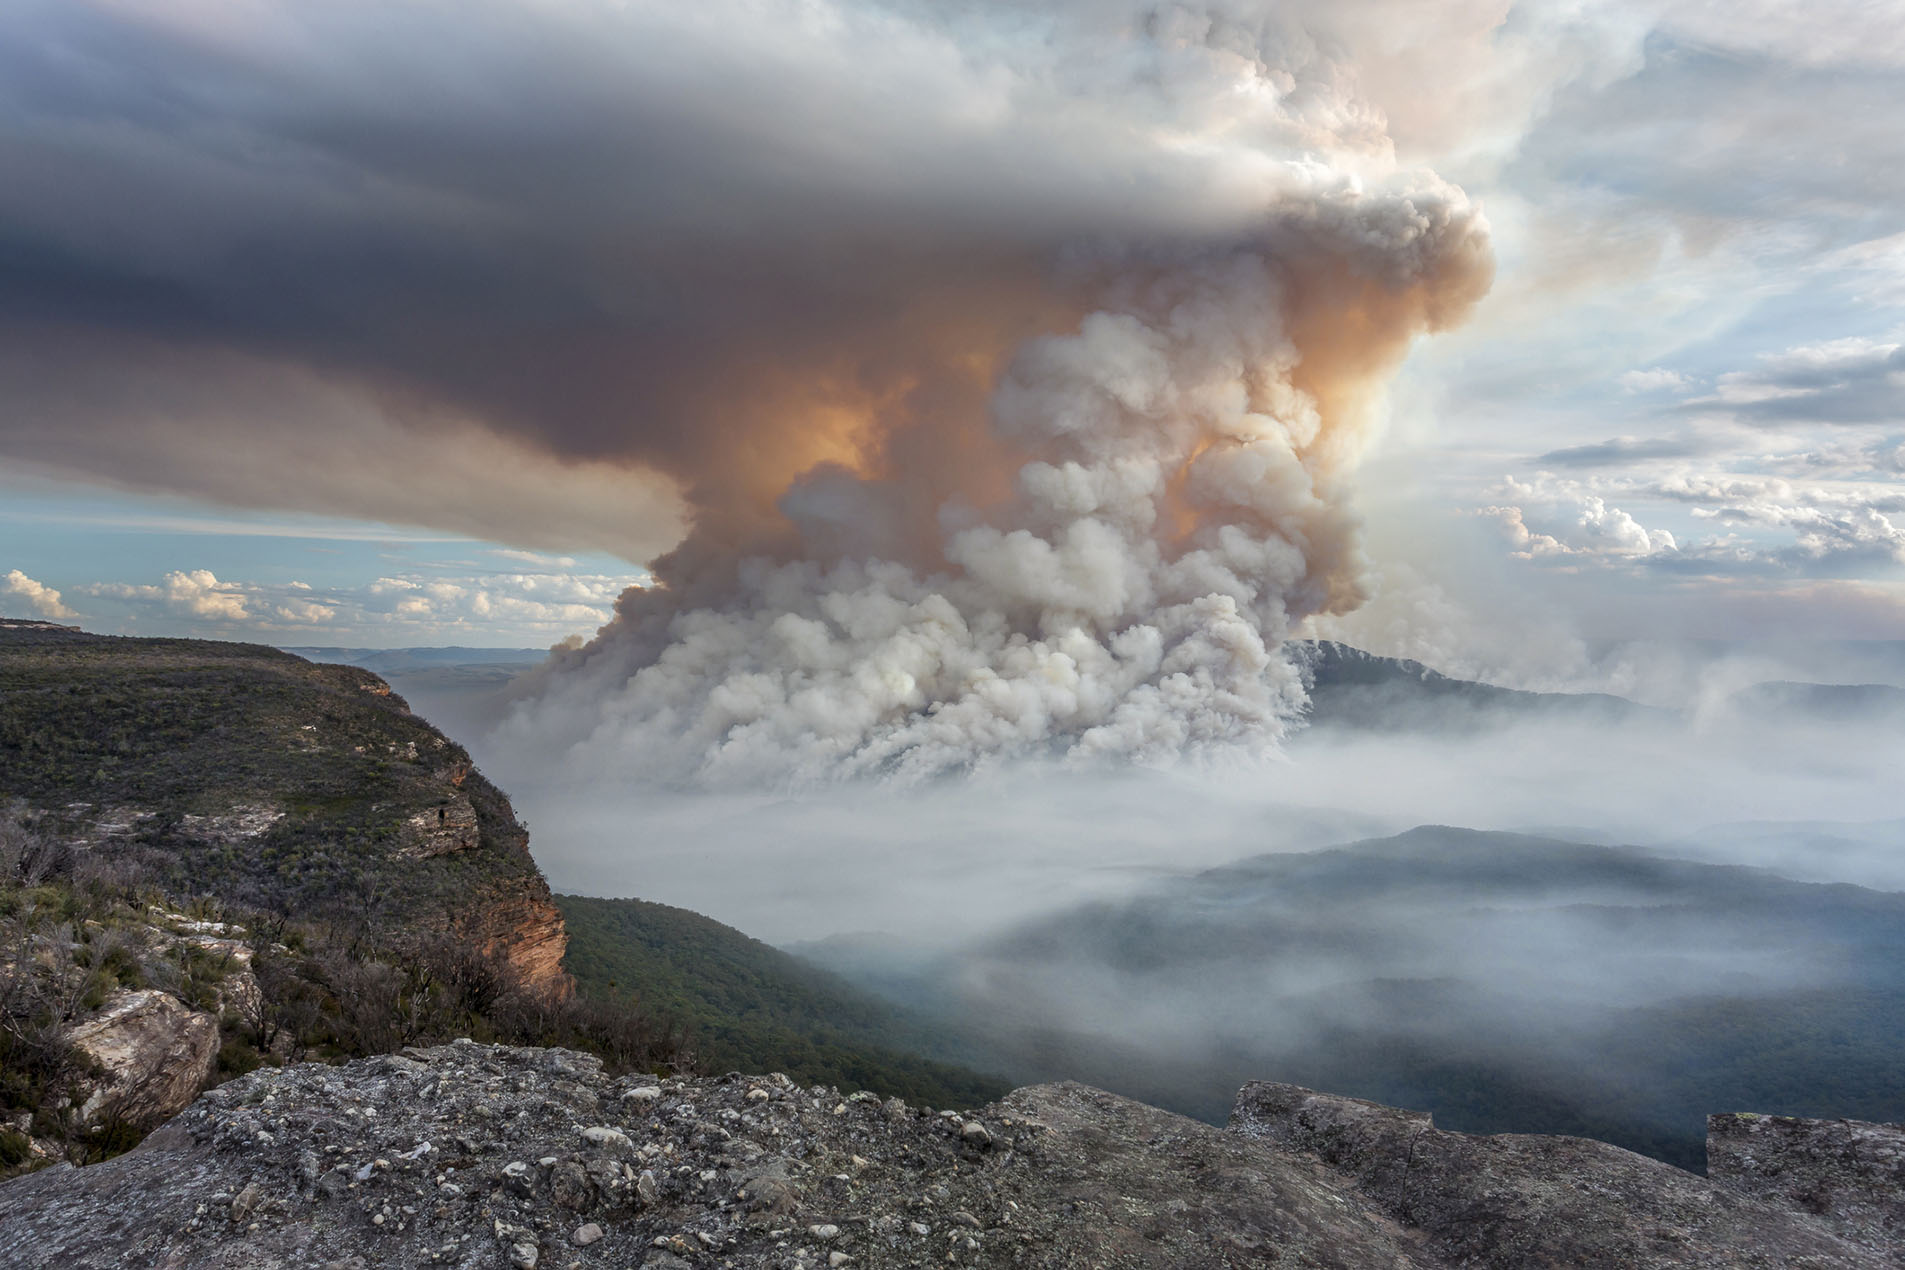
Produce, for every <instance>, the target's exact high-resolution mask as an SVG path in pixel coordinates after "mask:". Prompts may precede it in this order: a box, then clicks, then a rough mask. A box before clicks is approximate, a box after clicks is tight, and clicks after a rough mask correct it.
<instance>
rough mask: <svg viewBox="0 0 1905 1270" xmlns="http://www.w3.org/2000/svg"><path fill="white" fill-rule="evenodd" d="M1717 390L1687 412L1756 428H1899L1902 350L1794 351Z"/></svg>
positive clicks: (1904, 366) (1839, 346)
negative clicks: (1718, 413) (1719, 414)
mask: <svg viewBox="0 0 1905 1270" xmlns="http://www.w3.org/2000/svg"><path fill="white" fill-rule="evenodd" d="M1718 388H1719V391H1718V392H1717V393H1716V394H1715V395H1714V396H1713V397H1707V398H1701V399H1699V400H1698V401H1696V402H1689V403H1687V408H1688V409H1694V410H1706V411H1712V410H1716V409H1718V410H1723V411H1725V412H1727V413H1729V414H1731V415H1732V416H1734V417H1735V418H1738V419H1743V420H1746V421H1749V422H1754V423H1840V424H1872V423H1884V424H1897V423H1899V422H1901V421H1905V345H1899V344H1890V343H1879V342H1875V341H1867V340H1845V341H1839V342H1836V343H1833V344H1826V345H1820V346H1817V347H1811V348H1802V349H1794V350H1792V351H1790V352H1787V353H1784V354H1781V355H1779V356H1776V357H1770V358H1766V359H1765V360H1764V365H1762V366H1761V367H1760V368H1758V369H1755V370H1748V371H1735V372H1733V373H1731V374H1727V375H1722V376H1721V377H1720V380H1719V383H1718Z"/></svg>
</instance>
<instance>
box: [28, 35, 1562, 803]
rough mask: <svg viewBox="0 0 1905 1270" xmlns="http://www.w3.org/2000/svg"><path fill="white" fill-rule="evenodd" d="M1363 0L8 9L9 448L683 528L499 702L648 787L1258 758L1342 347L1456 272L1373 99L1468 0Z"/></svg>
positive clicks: (262, 499) (309, 489) (1468, 281)
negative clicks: (1014, 763) (602, 747)
mask: <svg viewBox="0 0 1905 1270" xmlns="http://www.w3.org/2000/svg"><path fill="white" fill-rule="evenodd" d="M1409 15H1410V6H1407V5H1396V4H1392V3H1388V2H1387V0H1383V2H1379V3H1370V4H1362V5H1353V6H1347V7H1345V6H1340V5H1335V4H1314V5H1312V4H1298V5H1294V6H1292V5H1284V4H1269V3H1246V4H1242V5H1229V4H1226V5H1221V6H1215V5H1213V6H1204V5H1177V4H1171V5H1144V4H1130V5H1109V6H1108V5H1101V4H1076V5H1074V4H1059V5H1038V6H1027V5H1022V4H1018V3H1014V2H1012V0H992V2H988V3H981V4H977V5H969V6H956V7H952V8H947V7H944V6H926V5H914V4H910V3H901V4H874V3H865V2H862V0H822V3H819V4H799V5H796V4H784V5H783V4H778V3H773V4H766V5H760V4H753V3H740V2H738V0H732V2H731V0H710V2H709V3H705V4H698V5H694V6H679V5H661V4H648V3H640V4H610V3H606V0H558V2H555V3H533V4H531V3H525V2H524V0H474V2H473V3H471V4H468V5H463V6H459V7H458V9H457V12H456V16H455V20H454V21H449V20H446V17H445V11H444V10H442V9H441V8H440V7H439V6H436V5H432V4H425V3H421V2H417V3H412V2H411V0H403V2H400V3H397V4H382V3H380V4H370V3H367V2H365V0H340V2H339V3H337V4H330V5H324V6H308V5H297V4H292V3H288V2H285V0H261V2H260V3H257V4H251V5H247V6H243V7H241V8H236V9H234V8H230V7H227V6H205V5H196V4H187V5H174V4H156V3H152V2H151V0H112V2H111V3H106V2H105V0H79V2H77V3H70V4H69V3H65V2H64V0H62V2H61V3H57V4H56V3H43V2H39V0H30V2H29V3H27V4H25V5H23V6H20V7H18V9H17V11H12V12H10V13H9V15H8V16H7V17H6V18H5V19H0V21H4V22H5V23H6V24H8V27H9V28H10V32H9V34H10V35H12V36H17V37H18V38H7V39H4V40H0V161H3V162H4V164H5V166H6V168H7V170H8V172H9V174H10V179H9V181H8V182H7V184H6V186H5V188H4V189H0V332H4V334H5V336H6V338H5V340H4V344H5V346H6V347H7V348H10V349H13V350H16V351H15V353H14V355H12V356H0V394H4V395H5V396H6V398H7V400H8V401H9V403H10V406H11V407H12V408H11V409H10V410H9V412H8V413H7V414H6V416H5V417H4V418H0V454H5V455H8V456H10V457H12V458H14V459H16V460H18V461H21V462H24V463H27V464H30V465H32V466H33V467H34V468H35V469H36V470H43V471H53V472H59V473H68V474H79V475H84V476H88V477H91V478H94V479H106V480H110V481H114V482H118V483H122V484H128V485H138V486H145V487H156V488H161V489H169V490H175V491H182V492H188V493H194V494H210V495H212V496H213V497H216V498H219V499H221V500H226V501H239V502H256V503H260V504H263V505H269V506H279V507H300V508H306V509H310V510H319V511H343V512H345V513H347V514H350V515H355V516H362V517H369V518H376V519H387V520H394V521H406V522H412V523H425V524H431V525H437V526H442V527H446V528H454V529H456V530H458V531H463V532H485V533H486V534H487V536H491V537H495V538H499V539H502V540H506V541H511V542H517V543H521V544H526V545H534V546H539V547H545V548H558V549H560V548H566V547H571V546H583V547H593V548H598V549H608V550H612V551H619V552H621V553H623V554H625V555H626V556H628V557H629V558H631V559H635V560H641V561H648V560H649V559H650V558H652V557H654V556H656V555H658V554H659V553H661V552H663V551H666V550H667V549H668V548H669V547H671V546H676V544H677V540H678V539H679V537H680V533H681V527H682V525H683V524H684V523H690V524H691V525H692V530H691V532H690V534H689V537H688V538H687V539H686V540H685V541H682V542H680V543H679V546H678V547H677V549H676V550H675V551H674V553H673V554H672V555H671V556H668V557H667V558H666V559H664V560H663V561H662V562H661V563H660V564H659V565H658V566H657V568H656V574H657V576H658V577H659V578H661V579H662V581H663V582H664V583H665V591H664V592H662V593H658V594H654V595H649V596H636V597H631V599H630V600H629V601H628V602H627V603H626V604H625V605H624V606H623V612H622V616H621V618H620V619H619V621H618V622H617V624H616V625H615V626H614V627H613V628H612V629H611V631H610V632H609V633H608V634H607V635H606V636H605V637H604V638H603V639H602V640H601V641H600V642H599V643H598V645H597V646H596V647H595V648H594V649H592V650H591V651H590V652H589V653H587V654H586V655H583V656H580V657H577V658H574V659H572V660H573V662H574V663H575V664H574V665H572V666H571V667H570V669H571V670H572V671H573V672H575V673H574V674H572V675H571V676H569V677H567V678H565V679H564V680H563V681H562V682H558V683H554V684H552V685H551V687H550V694H549V699H550V702H551V704H552V706H553V707H554V708H552V709H549V710H545V711H542V712H540V715H541V719H543V720H550V721H554V720H557V719H558V717H559V716H560V715H561V714H562V713H563V712H564V711H565V710H567V709H568V707H569V705H570V704H571V703H573V702H575V701H576V700H581V701H582V702H583V703H584V704H586V705H587V706H588V707H589V711H588V717H590V718H593V719H594V720H595V722H596V723H598V724H599V725H600V727H599V729H598V728H596V727H594V726H593V725H591V724H587V723H585V724H583V725H581V726H577V725H576V724H561V723H558V722H551V723H550V724H549V727H548V728H547V729H545V731H550V732H552V734H553V735H554V737H555V739H557V740H568V741H577V740H585V739H589V737H590V734H591V733H592V732H594V731H600V732H601V734H602V735H603V736H606V737H611V738H615V739H618V740H622V741H626V742H629V743H631V744H640V745H643V746H647V745H653V744H661V745H663V746H665V747H666V748H669V749H671V750H672V751H674V752H676V753H678V754H681V755H683V756H685V757H683V759H682V761H681V763H680V764H679V765H678V766H679V767H680V769H681V770H679V771H676V772H672V773H669V774H670V775H674V776H689V777H695V778H698V779H702V780H709V781H722V780H729V779H757V778H760V777H763V776H805V775H812V774H816V773H818V772H820V771H827V772H841V771H849V772H851V771H873V770H882V771H883V770H889V769H892V768H895V767H898V768H902V769H904V770H907V771H917V772H925V771H933V770H940V769H943V768H947V767H958V766H969V765H971V764H972V763H973V762H975V761H976V760H978V759H979V758H981V757H983V756H985V755H998V754H1005V753H1012V752H1016V751H1018V750H1020V749H1024V748H1028V747H1029V748H1036V749H1045V748H1057V749H1058V750H1059V751H1061V752H1063V753H1068V754H1075V755H1078V756H1080V757H1083V756H1085V755H1089V754H1096V753H1105V754H1120V755H1131V756H1137V757H1151V756H1158V755H1164V754H1175V753H1180V752H1183V751H1185V750H1188V749H1197V748H1203V747H1210V746H1226V747H1227V746H1231V745H1235V744H1242V745H1244V746H1246V747H1251V746H1260V745H1262V744H1265V743H1267V742H1268V741H1270V740H1272V739H1274V737H1275V735H1276V733H1277V731H1278V729H1279V726H1280V723H1279V720H1280V719H1281V718H1282V717H1284V716H1285V715H1287V714H1288V713H1289V711H1290V708H1291V702H1292V700H1293V698H1294V696H1295V695H1296V693H1297V691H1298V690H1297V685H1296V681H1295V679H1294V677H1293V676H1292V675H1291V674H1290V672H1289V671H1288V669H1287V668H1285V667H1283V666H1281V664H1280V662H1279V661H1278V659H1277V657H1276V653H1275V650H1276V647H1277V644H1278V642H1279V641H1280V640H1281V639H1282V638H1283V636H1284V634H1285V633H1286V632H1287V631H1288V629H1289V628H1290V626H1291V624H1292V623H1293V622H1294V621H1297V620H1300V619H1301V618H1303V617H1304V616H1306V615H1309V614H1314V613H1322V612H1332V611H1339V610H1342V609H1344V608H1347V607H1350V606H1353V605H1354V603H1355V602H1356V600H1357V598H1358V595H1359V593H1360V591H1359V582H1358V572H1359V566H1358V562H1357V555H1358V553H1357V548H1356V542H1355V533H1354V518H1353V513H1352V512H1351V510H1350V507H1349V500H1348V490H1347V485H1348V480H1349V477H1350V474H1351V471H1352V469H1353V467H1354V465H1355V462H1356V460H1357V457H1358V455H1359V454H1360V452H1361V450H1362V449H1363V447H1364V445H1365V444H1366V443H1367V440H1368V436H1369V428H1370V422H1371V417H1372V409H1371V407H1372V402H1373V401H1374V399H1375V397H1376V395H1377V394H1378V393H1379V391H1380V385H1381V380H1382V378H1383V376H1384V374H1385V373H1386V371H1387V370H1388V369H1390V368H1391V367H1392V366H1393V365H1394V364H1395V362H1396V361H1397V360H1398V358H1399V357H1400V356H1401V354H1402V353H1403V351H1404V350H1405V349H1406V347H1407V345H1408V343H1409V341H1410V339H1411V338H1412V337H1414V336H1415V335H1416V334H1418V333H1420V332H1422V331H1425V330H1430V329H1434V328H1435V327H1437V326H1440V325H1444V324H1446V323H1449V322H1452V321H1454V320H1456V319H1458V318H1459V317H1460V316H1461V314H1462V313H1463V311H1464V310H1465V309H1466V308H1467V307H1468V306H1469V305H1470V304H1471V303H1472V302H1473V301H1474V300H1475V298H1476V297H1477V296H1478V295H1479V293H1480V292H1481V290H1482V289H1483V288H1484V287H1485V285H1486V281H1487V277H1488V273H1489V257H1488V251H1487V247H1486V239H1485V231H1484V228H1483V223H1482V221H1481V218H1480V216H1479V214H1478V213H1477V212H1476V210H1475V209H1474V208H1473V207H1471V206H1470V205H1469V204H1467V202H1466V201H1465V200H1464V198H1463V197H1462V195H1461V194H1460V193H1459V192H1458V191H1456V190H1454V189H1452V188H1450V187H1448V186H1446V185H1443V184H1442V183H1440V182H1439V181H1437V180H1435V179H1434V178H1433V177H1430V176H1427V175H1422V174H1414V175H1412V174H1410V173H1408V172H1404V171H1402V170H1400V168H1399V166H1398V162H1397V159H1396V143H1395V142H1394V141H1393V140H1392V130H1391V127H1390V121H1389V110H1388V109H1385V107H1386V106H1393V105H1394V104H1395V103H1392V102H1390V101H1389V100H1388V99H1387V98H1386V97H1385V96H1384V94H1385V93H1392V92H1395V91H1399V90H1398V89H1397V86H1398V85H1410V86H1412V87H1411V89H1410V91H1409V94H1408V102H1409V103H1410V104H1411V107H1412V109H1413V108H1414V104H1415V103H1416V102H1417V101H1418V99H1427V98H1430V97H1433V96H1434V95H1435V94H1431V93H1426V92H1422V93H1419V92H1416V91H1415V90H1414V87H1413V86H1415V85H1421V84H1426V83H1428V82H1430V79H1429V74H1430V71H1431V69H1432V66H1433V63H1434V58H1435V57H1436V56H1439V55H1448V56H1456V57H1457V60H1459V61H1461V62H1462V63H1463V64H1465V65H1466V64H1473V63H1474V61H1475V59H1476V58H1484V59H1485V58H1486V57H1488V56H1491V54H1490V53H1489V50H1490V49H1491V48H1495V47H1497V43H1498V42H1497V41H1495V40H1494V33H1495V32H1496V29H1497V28H1498V27H1499V25H1500V22H1501V15H1500V11H1499V6H1497V5H1494V4H1492V3H1487V2H1484V0H1478V2H1477V3H1475V4H1472V5H1464V6H1460V8H1459V11H1458V12H1452V13H1448V14H1445V15H1443V16H1442V17H1440V18H1439V19H1438V28H1439V29H1440V30H1441V31H1442V34H1441V35H1439V36H1438V38H1437V40H1436V41H1435V42H1434V43H1435V46H1436V48H1437V49H1438V50H1439V52H1438V53H1435V54H1432V53H1428V52H1424V53H1422V54H1421V55H1420V56H1415V55H1411V56H1407V57H1405V56H1402V55H1400V54H1397V53H1395V52H1393V49H1394V48H1395V47H1397V45H1396V44H1395V41H1396V40H1397V39H1398V38H1400V33H1402V32H1404V31H1405V30H1412V29H1413V28H1414V26H1415V24H1416V22H1417V21H1419V19H1415V18H1412V17H1410V16H1409ZM1499 45H1500V48H1501V49H1503V50H1505V51H1503V52H1501V53H1500V56H1501V57H1502V58H1503V59H1504V62H1503V65H1504V67H1507V66H1509V65H1510V64H1513V65H1520V61H1519V60H1517V59H1522V58H1524V57H1525V56H1526V50H1524V49H1522V41H1521V40H1520V37H1519V36H1517V37H1515V38H1513V39H1507V40H1505V41H1502V42H1499ZM1517 50H1520V51H1517ZM84 67H97V68H99V70H98V73H97V74H89V73H84V71H83V70H82V69H81V68H84ZM1372 67H1373V68H1377V70H1380V72H1381V73H1380V74H1378V73H1376V70H1372V69H1370V68H1372ZM1485 78H1487V77H1485ZM1517 78H1518V77H1517V76H1514V75H1509V76H1508V77H1507V80H1517ZM1507 80H1504V81H1503V83H1502V84H1500V85H1497V87H1503V88H1504V90H1505V89H1506V84H1507ZM1489 82H1490V83H1494V80H1493V79H1490V81H1489ZM1488 96H1489V97H1490V100H1491V102H1494V101H1495V97H1494V95H1493V93H1492V90H1491V93H1490V94H1488ZM1525 97H1526V94H1518V93H1513V92H1511V93H1509V94H1508V96H1507V97H1503V98H1501V99H1500V100H1499V102H1496V103H1495V104H1498V105H1500V106H1501V112H1502V113H1503V115H1504V117H1507V118H1511V119H1520V118H1521V117H1522V116H1523V114H1524V113H1525V110H1526V108H1527V103H1526V101H1525V100H1523V98H1525ZM1477 100H1479V98H1478V99H1477ZM1517 103H1519V104H1517ZM1455 113H1456V114H1460V113H1461V112H1460V111H1457V112H1455ZM1415 115H1419V117H1415V116H1413V115H1412V119H1411V121H1410V122H1409V123H1408V126H1407V127H1405V128H1403V129H1402V130H1401V131H1402V132H1403V133H1405V134H1406V136H1407V137H1408V138H1413V140H1412V141H1408V142H1407V143H1408V144H1411V145H1415V146H1421V145H1423V144H1425V143H1426V142H1427V141H1428V140H1429V139H1430V138H1432V137H1435V136H1442V135H1443V134H1445V133H1446V134H1450V136H1449V140H1450V142H1451V144H1454V143H1456V141H1455V135H1454V134H1460V133H1461V132H1462V131H1463V129H1462V127H1461V126H1459V125H1457V124H1456V123H1455V122H1453V117H1452V116H1451V118H1450V119H1446V120H1445V119H1443V118H1442V114H1441V112H1439V111H1428V110H1422V111H1416V112H1415ZM392 460H394V461H392ZM618 476H620V477H621V478H623V479H621V480H619V481H618V479H617V477H618ZM512 487H520V488H518V489H514V490H512ZM524 491H530V492H528V493H525V492H524ZM534 491H544V492H543V493H541V494H537V493H535V492H534ZM675 494H679V501H677V500H676V499H675V498H674V497H673V495H675ZM644 671H646V672H647V673H638V672H644ZM602 709H606V710H607V711H608V713H607V714H606V715H604V714H602V713H601V711H602ZM523 726H524V727H525V728H528V729H531V730H532V731H533V730H535V729H536V728H537V727H540V726H541V724H540V723H539V722H538V721H536V720H530V721H526V722H525V723H524V724H523ZM597 739H600V738H597Z"/></svg>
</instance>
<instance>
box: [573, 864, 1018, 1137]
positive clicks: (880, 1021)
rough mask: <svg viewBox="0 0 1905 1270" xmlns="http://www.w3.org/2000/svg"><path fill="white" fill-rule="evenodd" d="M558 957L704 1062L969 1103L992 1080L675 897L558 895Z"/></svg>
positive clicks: (889, 1010)
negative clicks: (679, 1030)
mask: <svg viewBox="0 0 1905 1270" xmlns="http://www.w3.org/2000/svg"><path fill="white" fill-rule="evenodd" d="M556 903H557V904H558V905H560V906H561V908H562V913H563V916H564V918H566V919H567V921H568V927H569V955H568V959H567V961H566V962H565V964H566V965H567V967H568V969H569V971H570V973H571V974H573V975H574V976H575V979H576V983H577V984H578V985H579V987H580V988H581V990H582V991H583V992H584V993H592V994H597V995H603V996H609V997H621V998H627V999H631V1000H636V1001H639V1002H641V1003H642V1004H643V1005H644V1006H645V1007H647V1008H650V1009H654V1010H658V1011H660V1012H662V1013H664V1014H666V1015H667V1016H668V1017H669V1018H671V1019H676V1020H680V1021H682V1022H683V1023H685V1024H686V1025H687V1027H688V1042H687V1043H688V1045H689V1046H690V1048H691V1049H692V1050H693V1052H694V1056H695V1059H696V1062H697V1063H698V1064H699V1065H700V1066H701V1067H702V1068H703V1069H705V1070H707V1071H711V1072H724V1071H769V1070H773V1071H782V1072H785V1073H787V1074H788V1075H790V1076H792V1077H793V1078H794V1079H796V1080H798V1081H800V1082H802V1083H804V1084H830V1085H837V1086H839V1087H840V1088H842V1089H871V1090H874V1091H876V1092H878V1093H881V1094H885V1095H888V1096H898V1097H901V1098H905V1099H907V1100H908V1101H909V1102H916V1103H926V1104H928V1105H930V1106H935V1107H973V1106H978V1105H979V1104H980V1103H983V1102H987V1101H989V1100H991V1099H993V1098H997V1097H999V1096H1000V1095H1001V1094H1003V1093H1004V1092H1005V1091H1006V1090H1007V1089H1009V1088H1010V1086H1009V1085H1007V1084H1006V1083H1005V1082H1004V1081H1002V1080H998V1079H995V1078H992V1077H986V1076H981V1075H979V1074H977V1073H975V1072H972V1071H969V1070H966V1069H964V1068H961V1067H958V1066H955V1065H952V1064H949V1063H943V1062H935V1061H932V1060H930V1059H926V1058H922V1057H919V1055H920V1054H921V1053H922V1052H932V1051H944V1050H945V1049H947V1048H948V1047H949V1046H950V1045H951V1044H952V1042H951V1040H950V1038H949V1037H947V1036H946V1035H945V1034H944V1033H943V1032H937V1031H935V1030H934V1029H932V1028H930V1027H929V1026H927V1025H926V1024H924V1023H922V1022H920V1021H918V1020H916V1019H913V1018H909V1017H908V1016H907V1015H906V1014H904V1013H903V1012H902V1011H900V1010H898V1009H896V1008H895V1007H893V1006H891V1005H889V1004H887V1003H886V1002H884V1001H882V1000H880V999H879V998H877V997H874V996H872V995H870V994H868V993H866V992H864V991H862V990H861V989H858V988H856V987H854V986H853V985H852V984H850V983H848V982H847V981H846V980H845V979H842V978H840V977H839V976H838V975H835V974H832V973H830V972H828V971H826V970H823V969H821V968H819V967H818V966H815V965H812V964H810V963H808V962H805V961H802V960H800V959H799V958H797V957H793V956H789V955H788V954H787V953H784V952H781V951H780V950H778V949H775V948H772V947H769V946H768V945H767V944H763V943H761V942H760V941H759V940H756V939H750V938H749V937H748V936H746V935H744V934H742V933H741V932H740V931H738V930H735V929H733V928H732V927H730V926H724V925H722V924H721V923H720V922H717V921H714V920H713V919H712V918H708V917H703V916H702V915H701V914H699V913H693V912H690V911H688V910H687V909H682V908H672V907H670V906H668V905H666V904H652V903H649V902H647V901H645V900H614V899H593V898H589V897H586V896H580V895H559V896H557V897H556Z"/></svg>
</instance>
